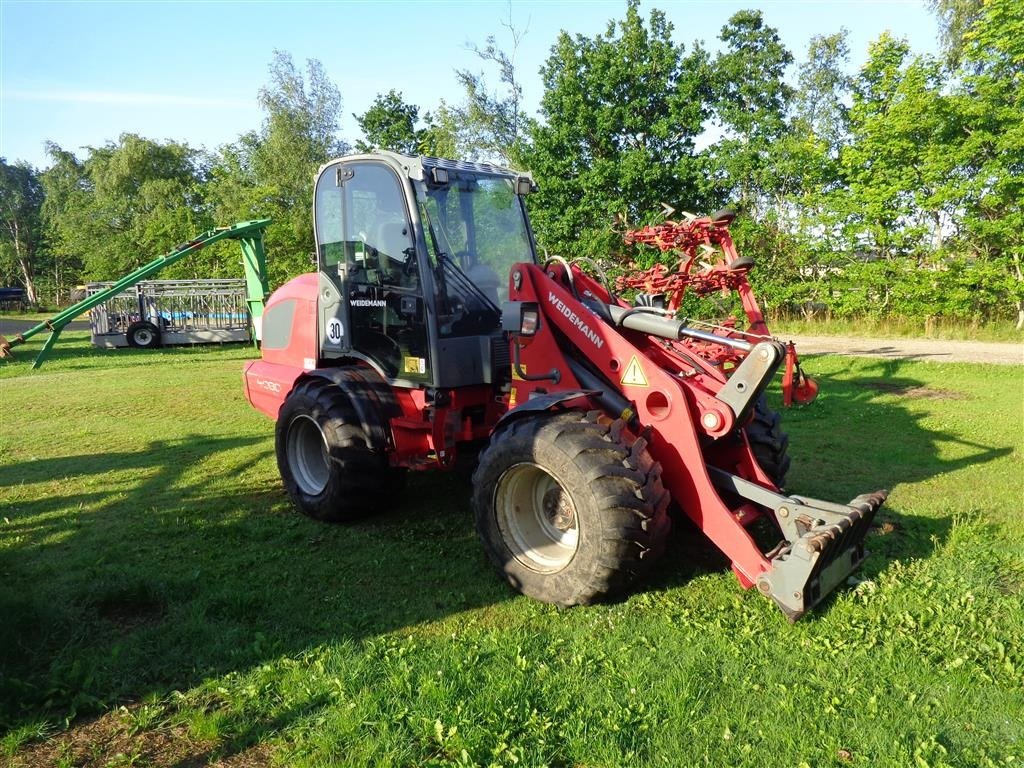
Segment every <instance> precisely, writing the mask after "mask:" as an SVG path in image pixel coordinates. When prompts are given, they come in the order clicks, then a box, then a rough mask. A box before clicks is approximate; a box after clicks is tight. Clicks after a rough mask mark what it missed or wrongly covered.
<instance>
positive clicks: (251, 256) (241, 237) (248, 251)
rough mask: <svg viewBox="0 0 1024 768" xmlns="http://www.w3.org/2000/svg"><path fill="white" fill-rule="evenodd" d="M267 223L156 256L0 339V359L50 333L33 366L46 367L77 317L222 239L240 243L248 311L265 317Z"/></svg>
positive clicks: (213, 234)
mask: <svg viewBox="0 0 1024 768" xmlns="http://www.w3.org/2000/svg"><path fill="white" fill-rule="evenodd" d="M268 224H270V219H257V220H254V221H242V222H239V223H237V224H232V225H231V226H230V227H218V228H217V229H211V230H209V231H208V232H204V233H203V234H201V235H199V237H197V238H195V239H193V240H190V241H189V242H187V243H183V244H181V245H179V246H178V247H177V248H175V249H174V250H173V251H171V252H170V253H166V254H164V255H163V256H157V257H156V258H155V259H153V260H152V261H151V262H149V263H148V264H144V265H143V266H141V267H139V268H138V269H136V270H135V271H134V272H130V273H128V274H127V275H125V276H124V277H122V278H121V279H120V280H118V281H117V282H116V283H114V284H113V285H112V286H110V287H109V288H105V289H104V290H102V291H100V292H99V293H95V294H93V295H92V296H89V297H88V298H87V299H84V300H82V301H80V302H78V303H77V304H73V305H72V306H70V307H68V308H67V309H65V310H62V311H61V312H58V313H57V314H56V315H54V316H53V317H51V318H50V319H49V320H44V321H43V322H41V323H39V324H38V325H35V326H33V327H31V328H29V329H28V330H27V331H25V332H24V333H19V334H18V335H17V336H15V337H14V338H12V339H11V340H9V341H8V340H6V339H4V338H3V337H2V336H0V357H7V356H8V355H10V350H11V347H16V346H18V345H19V344H24V343H25V342H26V341H27V340H28V339H31V338H32V337H33V336H35V335H36V334H37V333H42V332H43V331H49V332H50V338H48V339H47V340H46V343H45V344H43V348H42V349H41V350H39V355H38V356H37V357H36V359H35V362H33V363H32V367H33V368H38V367H39V366H40V365H42V364H43V360H45V359H46V356H47V354H49V351H50V349H51V348H52V347H53V344H54V342H55V341H56V340H57V337H58V336H60V332H61V331H63V330H64V326H66V325H67V324H68V323H70V322H71V321H72V320H74V319H75V318H76V317H78V316H79V315H81V314H82V313H84V312H88V311H89V310H90V309H92V308H93V307H96V306H99V305H100V304H102V303H103V302H105V301H106V300H107V299H109V298H110V297H111V296H116V295H117V294H119V293H121V291H123V290H125V289H126V288H131V287H132V286H133V285H135V284H136V283H139V282H141V281H142V280H145V279H146V278H148V277H152V276H153V275H155V274H156V273H157V272H159V271H160V270H161V269H163V268H164V267H166V266H169V265H171V264H173V263H174V262H176V261H179V260H181V259H183V258H185V257H186V256H188V255H189V254H192V253H195V252H196V251H200V250H202V249H203V248H205V247H206V246H208V245H212V244H213V243H216V242H217V241H219V240H238V241H240V245H241V247H242V263H243V266H244V269H245V282H246V288H247V290H248V303H249V311H250V313H251V314H252V317H253V319H254V321H255V320H256V319H257V318H259V317H261V316H262V314H263V301H264V299H266V297H267V295H268V294H269V293H270V289H269V287H268V285H267V265H266V256H265V252H264V250H263V231H264V230H265V229H266V228H267V225H268Z"/></svg>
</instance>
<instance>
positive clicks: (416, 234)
mask: <svg viewBox="0 0 1024 768" xmlns="http://www.w3.org/2000/svg"><path fill="white" fill-rule="evenodd" d="M534 188H535V187H534V185H533V181H532V179H530V177H529V176H525V175H522V174H517V173H515V172H513V171H509V170H506V169H503V168H499V167H497V166H493V165H488V164H485V163H466V162H455V161H451V160H440V159H436V158H428V157H410V156H406V155H399V154H395V153H392V152H381V153H375V154H364V155H351V156H348V157H343V158H340V159H338V160H334V161H332V162H330V163H327V164H326V165H324V166H323V167H322V168H321V169H320V173H319V175H318V177H317V182H316V200H315V204H314V220H315V229H316V240H317V259H318V266H319V275H320V276H319V294H318V315H319V331H318V333H319V344H320V347H319V348H320V357H321V360H322V361H323V364H324V365H328V366H329V365H337V364H341V363H342V362H344V361H345V360H346V359H351V358H356V359H361V360H364V361H366V362H367V363H369V364H370V365H372V366H373V367H374V368H376V369H377V370H378V371H379V372H380V373H381V374H382V375H383V376H384V377H385V378H387V379H389V380H391V381H392V382H394V383H397V384H405V385H409V386H434V387H458V386H466V385H472V384H484V383H495V382H498V381H500V380H501V379H502V378H503V377H507V375H508V373H507V369H508V344H507V342H506V341H505V337H504V334H503V333H502V332H501V310H500V307H501V304H502V303H503V302H504V301H507V299H508V275H509V272H510V269H511V267H512V265H513V264H516V263H519V262H532V263H535V262H536V248H535V244H534V239H533V233H532V232H531V230H530V225H529V220H528V218H527V216H526V210H525V208H524V206H523V201H522V196H523V195H524V194H527V193H528V192H530V191H532V190H533V189H534Z"/></svg>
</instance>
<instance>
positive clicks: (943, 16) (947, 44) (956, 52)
mask: <svg viewBox="0 0 1024 768" xmlns="http://www.w3.org/2000/svg"><path fill="white" fill-rule="evenodd" d="M984 2H985V0H928V5H929V7H930V8H931V9H932V12H933V13H935V15H936V16H938V19H939V42H940V44H941V45H942V51H943V53H944V55H945V57H946V63H947V64H948V65H949V66H950V67H952V68H956V67H957V66H958V65H959V64H960V63H961V56H962V54H963V50H964V44H965V42H966V34H967V31H968V30H969V29H970V28H971V27H972V26H973V25H974V24H975V22H977V21H978V20H979V19H980V18H981V15H982V6H983V5H984Z"/></svg>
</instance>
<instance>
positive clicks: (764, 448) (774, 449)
mask: <svg viewBox="0 0 1024 768" xmlns="http://www.w3.org/2000/svg"><path fill="white" fill-rule="evenodd" d="M781 419H782V416H781V415H780V414H779V412H778V411H776V410H774V409H772V408H771V407H769V405H768V400H767V399H766V398H765V396H764V395H761V397H760V398H758V400H757V403H755V405H754V418H753V419H752V420H751V422H750V424H748V425H747V440H748V441H749V442H750V449H751V450H752V451H753V452H754V456H755V458H757V463H758V464H760V465H761V469H763V470H764V471H765V473H766V474H767V475H768V477H769V478H770V479H771V481H772V482H773V483H775V485H777V486H778V487H779V488H782V487H783V486H784V485H785V482H786V473H787V472H788V471H789V463H790V459H789V435H787V434H786V433H785V432H783V431H782V429H781V428H780V427H779V422H780V421H781Z"/></svg>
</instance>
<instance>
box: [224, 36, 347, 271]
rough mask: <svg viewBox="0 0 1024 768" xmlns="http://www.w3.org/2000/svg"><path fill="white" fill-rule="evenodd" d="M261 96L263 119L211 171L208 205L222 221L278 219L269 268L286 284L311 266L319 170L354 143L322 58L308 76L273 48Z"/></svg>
mask: <svg viewBox="0 0 1024 768" xmlns="http://www.w3.org/2000/svg"><path fill="white" fill-rule="evenodd" d="M259 99H260V104H261V106H262V107H263V110H264V112H265V113H266V116H265V118H264V121H263V125H262V127H261V129H260V130H259V131H258V132H256V131H254V132H250V133H247V134H245V135H243V136H242V137H240V138H239V140H238V141H237V142H236V143H235V144H233V145H231V146H229V147H225V148H222V150H221V152H220V155H219V157H218V158H217V159H216V161H215V163H214V167H213V168H212V169H211V176H212V178H213V184H212V185H211V187H210V190H209V204H210V206H211V208H212V210H214V211H215V212H216V214H217V218H218V220H222V221H223V220H237V219H242V218H256V217H270V218H272V219H273V220H274V221H273V224H271V225H270V227H269V228H268V230H267V236H266V241H267V257H268V264H267V271H268V273H269V277H270V280H271V282H273V283H280V282H283V281H284V280H287V279H288V278H290V277H293V276H294V275H296V274H299V273H301V272H305V271H307V270H308V269H309V264H310V258H311V256H312V254H313V253H314V238H313V217H312V210H313V181H314V177H315V175H316V170H317V168H318V167H319V166H320V165H322V164H323V163H325V162H327V161H328V160H330V159H331V158H333V157H336V156H337V155H340V154H344V153H345V152H346V151H348V145H347V144H346V143H345V142H344V141H341V140H340V139H339V138H338V135H337V134H338V121H339V117H340V114H341V93H340V92H339V91H338V88H337V86H335V85H334V83H333V82H332V81H331V80H330V79H329V78H328V77H327V74H326V73H325V72H324V69H323V65H321V64H320V62H319V61H317V60H316V59H310V60H309V61H307V62H306V72H305V74H303V73H302V72H301V71H299V70H298V69H297V68H296V67H295V64H294V63H293V62H292V58H291V56H290V55H289V54H287V53H285V52H283V51H275V52H274V59H273V61H272V62H271V64H270V82H269V83H268V84H267V85H266V86H265V87H263V88H261V89H260V92H259Z"/></svg>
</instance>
